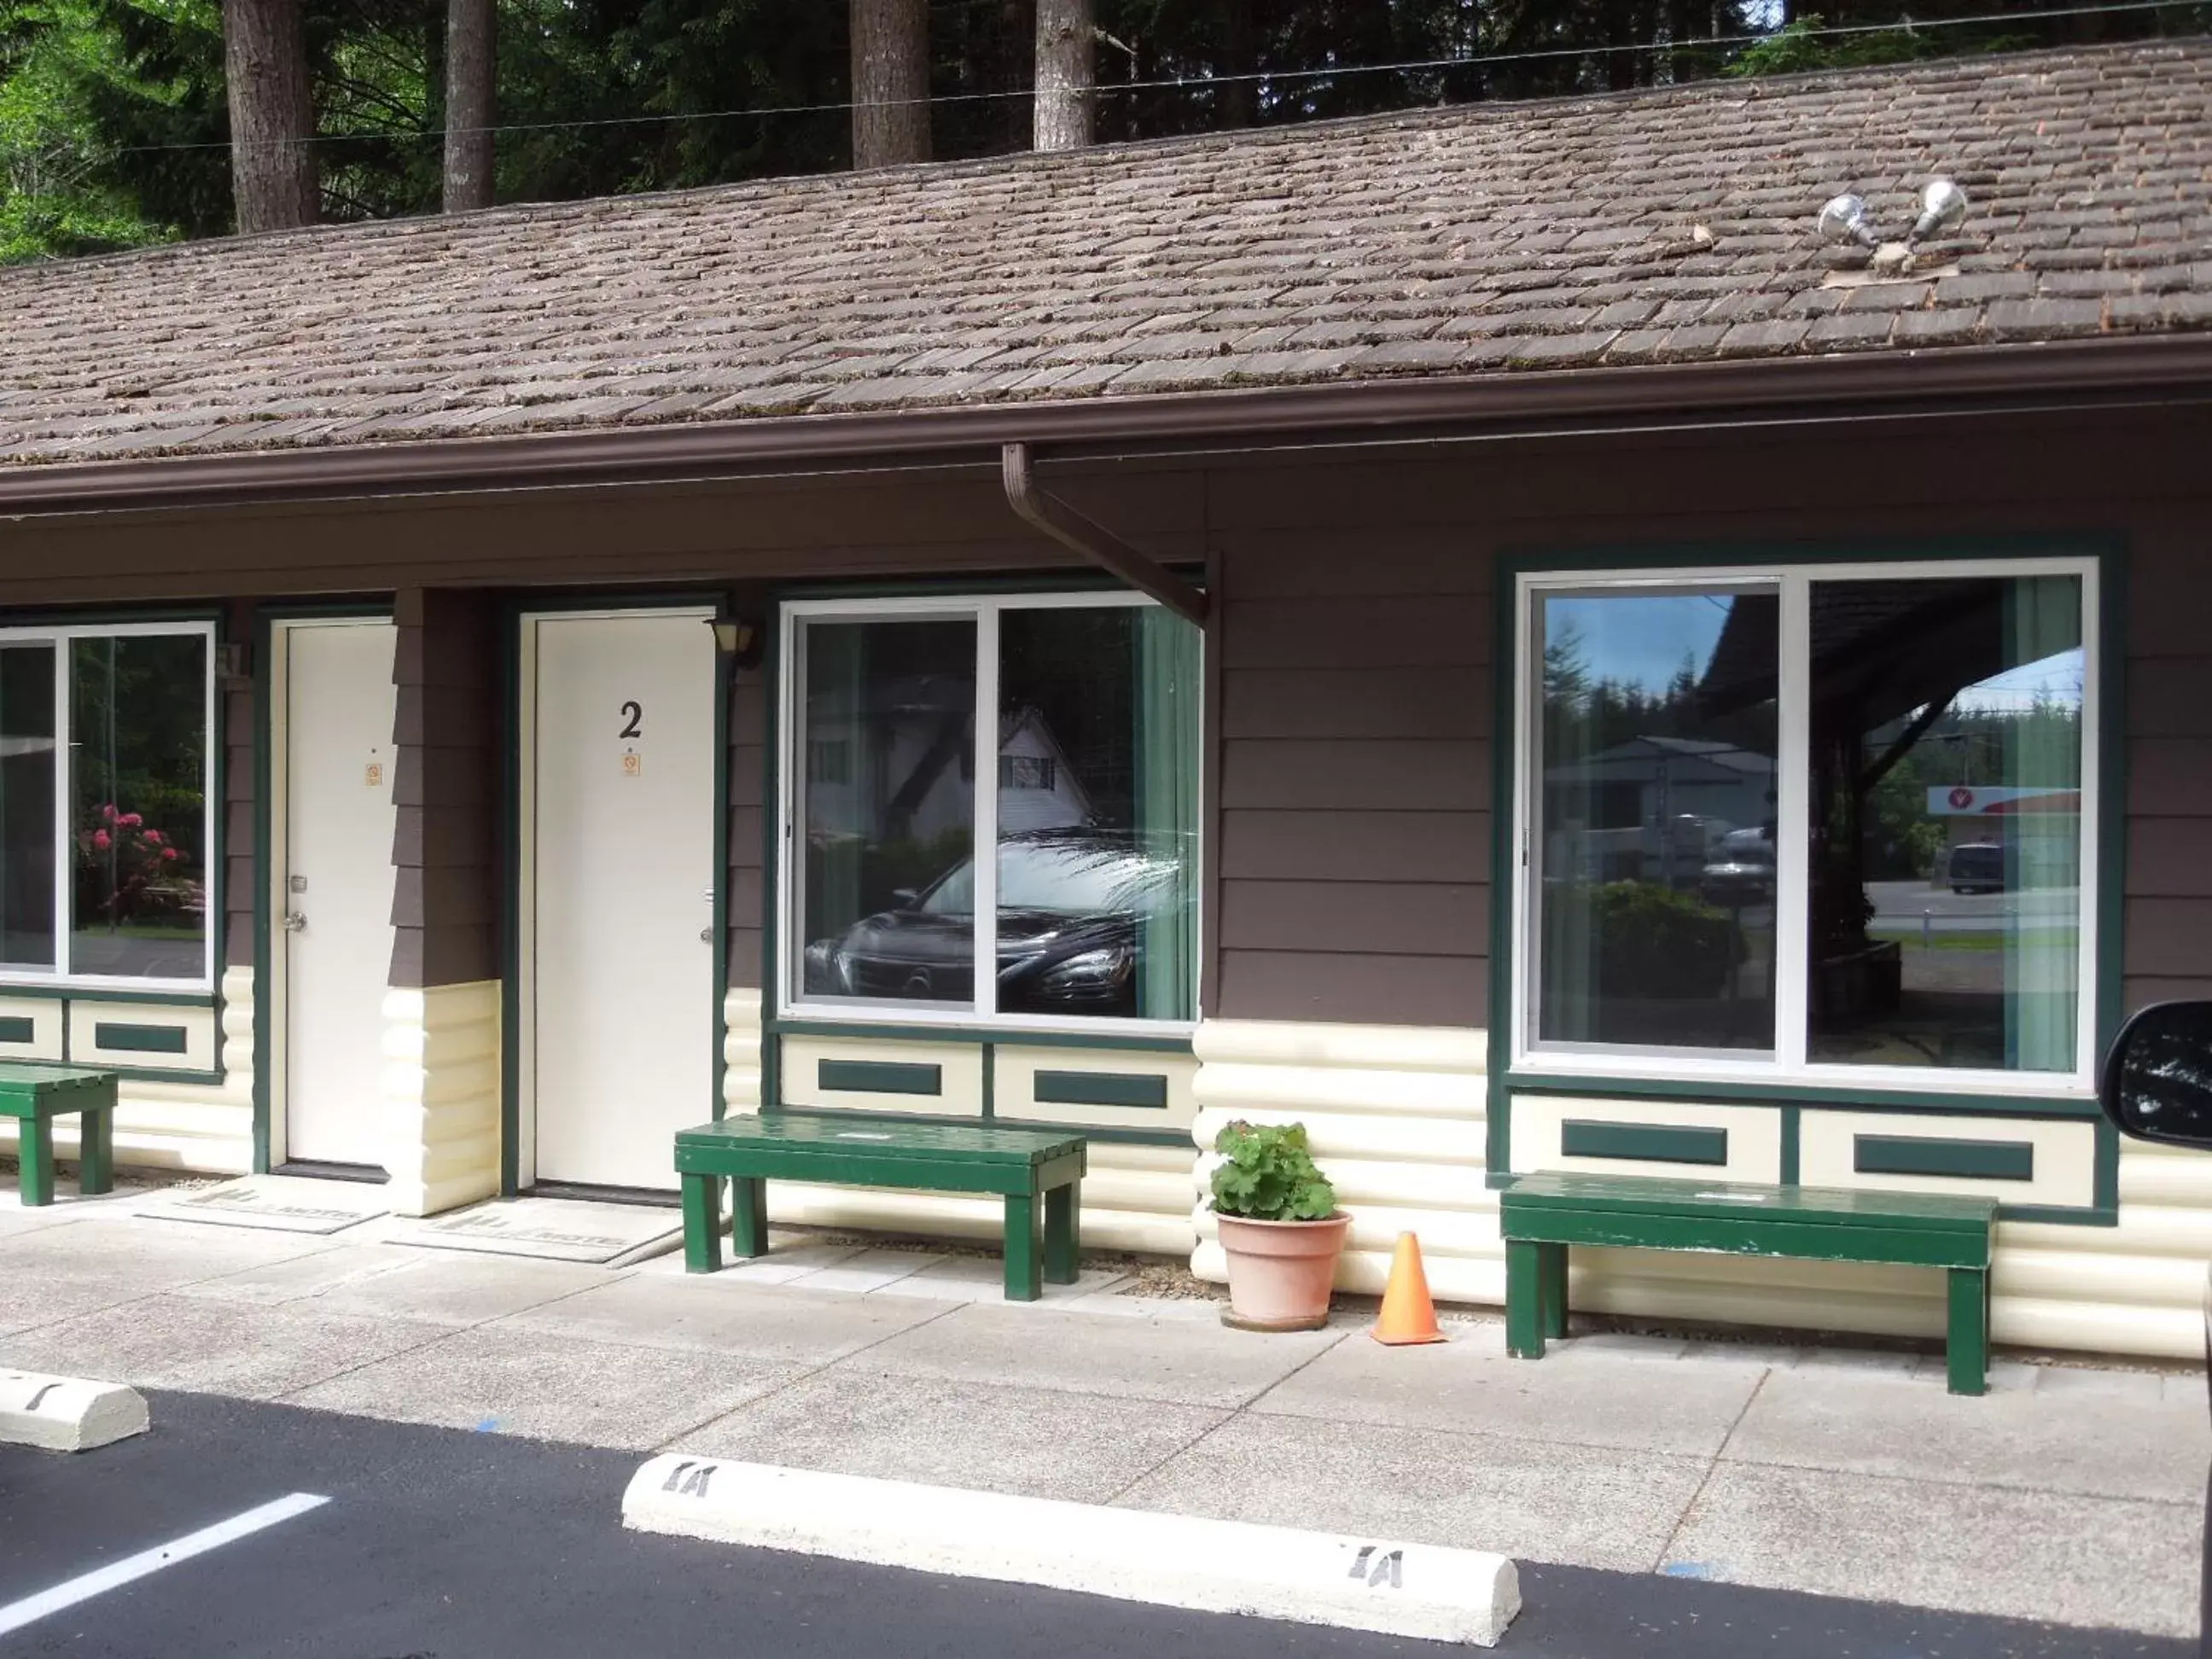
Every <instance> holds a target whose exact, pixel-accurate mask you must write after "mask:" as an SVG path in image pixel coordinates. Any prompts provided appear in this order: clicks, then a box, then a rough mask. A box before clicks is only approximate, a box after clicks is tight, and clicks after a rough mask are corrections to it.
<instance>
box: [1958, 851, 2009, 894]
mask: <svg viewBox="0 0 2212 1659" xmlns="http://www.w3.org/2000/svg"><path fill="white" fill-rule="evenodd" d="M2004 885H2005V860H2004V848H2002V847H2001V846H1996V845H1993V844H1991V843H1990V842H1968V843H1967V844H1966V846H1964V847H1954V848H1952V849H1951V890H1952V891H1953V892H1954V893H2002V892H2003V891H2004Z"/></svg>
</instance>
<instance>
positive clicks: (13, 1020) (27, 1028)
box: [0, 1014, 39, 1042]
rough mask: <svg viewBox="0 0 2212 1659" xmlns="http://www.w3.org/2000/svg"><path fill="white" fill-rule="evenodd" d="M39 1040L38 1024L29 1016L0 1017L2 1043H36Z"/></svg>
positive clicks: (0, 1039)
mask: <svg viewBox="0 0 2212 1659" xmlns="http://www.w3.org/2000/svg"><path fill="white" fill-rule="evenodd" d="M38 1038H39V1027H38V1023H37V1022H36V1021H34V1020H33V1019H32V1018H31V1017H30V1016H29V1015H28V1014H9V1015H6V1016H4V1017H0V1042H37V1041H38Z"/></svg>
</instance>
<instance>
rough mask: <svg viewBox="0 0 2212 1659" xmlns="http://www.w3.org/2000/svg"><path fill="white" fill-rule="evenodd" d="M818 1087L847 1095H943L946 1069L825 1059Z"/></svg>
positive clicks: (819, 1068)
mask: <svg viewBox="0 0 2212 1659" xmlns="http://www.w3.org/2000/svg"><path fill="white" fill-rule="evenodd" d="M814 1082H815V1085H816V1086H817V1088H820V1089H823V1090H824V1091H828V1092H830V1093H833V1094H844V1095H941V1094H943V1093H944V1092H945V1068H944V1067H943V1066H920V1065H909V1064H904V1063H901V1062H897V1061H892V1060H821V1061H819V1062H817V1066H816V1068H815V1073H814Z"/></svg>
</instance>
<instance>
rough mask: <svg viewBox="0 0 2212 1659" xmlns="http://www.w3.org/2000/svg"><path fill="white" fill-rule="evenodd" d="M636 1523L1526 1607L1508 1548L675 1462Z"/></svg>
mask: <svg viewBox="0 0 2212 1659" xmlns="http://www.w3.org/2000/svg"><path fill="white" fill-rule="evenodd" d="M623 1526H625V1527H626V1528H629V1529H630V1530H632V1531H635V1532H652V1533H665V1534H674V1535H677V1536H680V1537H687V1538H704V1539H710V1540H714V1541H719V1542H722V1543H729V1544H744V1545H750V1546H754V1547H758V1548H762V1549H772V1550H787V1551H791V1552H793V1553H798V1554H802V1555H820V1556H829V1557H832V1558H835V1559H839V1560H846V1561H866V1562H872V1563H875V1564H877V1565H884V1566H896V1567H909V1568H914V1569H916V1570H919V1571H925V1572H940V1573H952V1574H956V1575H958V1576H962V1577H970V1578H988V1579H994V1580H997V1581H999V1582H1000V1583H1015V1584H1040V1585H1045V1586H1048V1587H1050V1588H1053V1589H1071V1590H1081V1591H1085V1592H1087V1593H1089V1594H1091V1595H1109V1596H1113V1597H1115V1598H1117V1599H1119V1600H1122V1601H1146V1602H1151V1603H1152V1604H1153V1605H1155V1606H1161V1607H1190V1608H1194V1609H1197V1610H1199V1611H1201V1612H1208V1613H1249V1614H1252V1615H1254V1616H1256V1617H1259V1618H1263V1619H1282V1620H1291V1621H1293V1622H1296V1623H1299V1624H1308V1625H1328V1626H1336V1627H1338V1628H1340V1629H1344V1630H1359V1631H1371V1632H1378V1633H1380V1634H1383V1635H1387V1636H1401V1637H1416V1638H1427V1639H1429V1640H1432V1641H1440V1642H1454V1643H1458V1644H1463V1645H1469V1644H1471V1645H1473V1646H1476V1647H1494V1646H1496V1645H1497V1644H1498V1638H1500V1637H1502V1636H1503V1635H1504V1633H1505V1627H1506V1626H1508V1625H1509V1624H1510V1623H1511V1622H1512V1620H1513V1616H1514V1614H1515V1613H1518V1612H1519V1611H1520V1608H1521V1583H1520V1575H1519V1573H1518V1572H1517V1571H1516V1569H1515V1567H1514V1565H1513V1563H1512V1562H1511V1561H1510V1560H1508V1559H1506V1558H1505V1557H1504V1556H1502V1555H1492V1554H1488V1553H1485V1552H1483V1551H1480V1550H1465V1549H1447V1548H1444V1547H1441V1546H1437V1545H1431V1544H1406V1543H1396V1542H1391V1541H1386V1540H1382V1539H1370V1538H1356V1537H1352V1536H1348V1535H1346V1534H1331V1533H1318V1532H1302V1531H1297V1530H1295V1529H1293V1528H1284V1527H1265V1526H1257V1525H1254V1524H1252V1523H1250V1522H1241V1521H1212V1520H1206V1519H1202V1518H1200V1517H1197V1516H1183V1515H1164V1514H1159V1513H1157V1512H1155V1511H1152V1510H1124V1509H1109V1508H1103V1507H1100V1506H1098V1505H1095V1504H1070V1503H1063V1502H1060V1501H1059V1500H1057V1499H1053V1498H1020V1497H1013V1496H1009V1495H1007V1494H1005V1493H1000V1492H969V1491H965V1490H962V1489H959V1488H954V1487H945V1486H919V1485H915V1484H914V1483H912V1482H909V1481H903V1480H872V1479H868V1478H866V1477H862V1476H858V1475H848V1474H823V1473H819V1472H817V1471H815V1470H811V1469H787V1468H775V1467H774V1466H772V1465H769V1464H763V1463H739V1462H724V1461H722V1460H721V1459H719V1458H711V1457H708V1458H702V1457H686V1456H684V1455H680V1454H676V1453H665V1454H663V1455H660V1456H658V1457H655V1458H653V1460H652V1461H651V1462H647V1464H646V1465H645V1466H644V1467H643V1468H641V1469H640V1470H639V1471H638V1472H637V1474H635V1475H634V1476H632V1477H631V1479H630V1483H629V1487H628V1489H627V1490H626V1491H625V1492H623Z"/></svg>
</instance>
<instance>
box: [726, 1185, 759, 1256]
mask: <svg viewBox="0 0 2212 1659" xmlns="http://www.w3.org/2000/svg"><path fill="white" fill-rule="evenodd" d="M730 1187H731V1198H730V1247H731V1248H732V1249H734V1250H735V1251H736V1252H737V1253H738V1255H767V1254H768V1182H766V1181H765V1180H763V1178H762V1177H761V1176H737V1177H735V1178H734V1179H733V1180H732V1181H731V1182H730Z"/></svg>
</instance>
